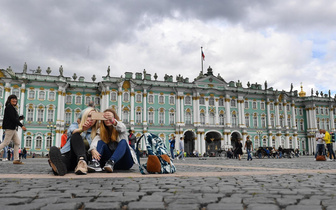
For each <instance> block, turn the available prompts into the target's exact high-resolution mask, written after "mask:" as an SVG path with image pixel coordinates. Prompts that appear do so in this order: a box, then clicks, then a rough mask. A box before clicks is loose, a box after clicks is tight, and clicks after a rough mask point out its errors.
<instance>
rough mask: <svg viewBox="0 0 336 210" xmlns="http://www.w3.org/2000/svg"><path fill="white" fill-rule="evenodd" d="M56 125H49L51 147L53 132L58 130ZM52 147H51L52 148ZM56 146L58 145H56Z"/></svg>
mask: <svg viewBox="0 0 336 210" xmlns="http://www.w3.org/2000/svg"><path fill="white" fill-rule="evenodd" d="M56 127H57V126H56V125H47V128H48V129H50V141H51V145H52V134H53V130H56ZM51 145H50V146H51ZM55 146H56V145H55Z"/></svg>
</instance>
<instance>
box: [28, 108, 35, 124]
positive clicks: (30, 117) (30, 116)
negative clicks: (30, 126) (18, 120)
mask: <svg viewBox="0 0 336 210" xmlns="http://www.w3.org/2000/svg"><path fill="white" fill-rule="evenodd" d="M27 121H28V122H32V121H34V109H33V108H28V114H27Z"/></svg>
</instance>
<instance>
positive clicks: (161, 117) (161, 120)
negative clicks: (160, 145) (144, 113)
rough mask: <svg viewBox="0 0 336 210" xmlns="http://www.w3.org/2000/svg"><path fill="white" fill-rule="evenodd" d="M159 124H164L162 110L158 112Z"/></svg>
mask: <svg viewBox="0 0 336 210" xmlns="http://www.w3.org/2000/svg"><path fill="white" fill-rule="evenodd" d="M159 124H161V125H162V124H164V110H163V109H162V110H160V112H159Z"/></svg>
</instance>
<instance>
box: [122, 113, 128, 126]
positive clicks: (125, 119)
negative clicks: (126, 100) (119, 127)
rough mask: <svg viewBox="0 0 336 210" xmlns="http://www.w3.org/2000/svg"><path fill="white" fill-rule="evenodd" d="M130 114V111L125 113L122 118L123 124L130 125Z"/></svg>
mask: <svg viewBox="0 0 336 210" xmlns="http://www.w3.org/2000/svg"><path fill="white" fill-rule="evenodd" d="M128 114H129V113H128V110H124V111H123V117H122V122H123V123H126V124H127V123H128Z"/></svg>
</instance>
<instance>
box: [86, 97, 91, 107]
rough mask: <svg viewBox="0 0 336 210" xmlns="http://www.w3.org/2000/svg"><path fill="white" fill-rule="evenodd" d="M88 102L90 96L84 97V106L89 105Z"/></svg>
mask: <svg viewBox="0 0 336 210" xmlns="http://www.w3.org/2000/svg"><path fill="white" fill-rule="evenodd" d="M90 101H91V97H90V96H86V97H85V105H89V103H90Z"/></svg>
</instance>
